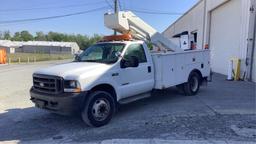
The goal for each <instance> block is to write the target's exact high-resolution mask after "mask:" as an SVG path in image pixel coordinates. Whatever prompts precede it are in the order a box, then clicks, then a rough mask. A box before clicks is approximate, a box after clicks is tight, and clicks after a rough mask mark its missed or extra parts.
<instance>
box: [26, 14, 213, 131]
mask: <svg viewBox="0 0 256 144" xmlns="http://www.w3.org/2000/svg"><path fill="white" fill-rule="evenodd" d="M105 25H106V27H108V28H110V29H113V30H116V31H118V32H120V33H121V34H123V35H117V36H107V37H105V38H104V39H103V41H102V42H98V43H97V44H95V45H92V46H91V47H89V48H87V49H86V50H85V51H84V52H82V53H81V54H80V55H79V56H77V57H76V59H75V61H73V62H71V63H66V64H61V65H56V66H52V67H49V68H44V69H40V70H37V71H36V72H34V74H33V86H32V88H31V90H30V94H31V100H32V101H33V102H34V103H35V105H36V106H37V107H39V108H43V109H46V110H49V111H51V112H54V113H59V114H72V113H80V114H81V117H82V119H83V120H84V122H85V123H86V124H88V125H90V126H95V127H99V126H102V125H105V124H107V123H108V122H109V121H110V120H111V118H112V116H113V115H114V113H115V112H116V110H117V105H118V104H120V103H121V104H122V103H128V102H131V101H134V100H138V99H140V98H144V97H147V96H150V93H151V92H152V90H155V89H157V90H162V89H166V88H169V87H172V86H178V87H179V88H181V89H182V90H183V91H184V93H185V95H188V96H191V95H196V94H197V92H198V90H199V88H200V85H201V84H202V82H203V81H204V80H206V79H207V77H209V76H210V58H209V50H189V51H184V50H183V49H181V48H180V47H178V46H176V45H175V44H173V43H172V41H171V40H169V39H167V38H165V37H164V36H163V35H162V34H160V33H158V32H157V31H156V30H155V29H154V28H152V27H151V26H149V25H148V24H146V23H145V22H144V21H143V20H141V19H140V18H139V17H137V16H135V15H134V14H133V13H132V12H129V11H128V12H124V11H121V12H118V13H117V14H111V13H107V14H105ZM148 42H149V43H150V44H151V46H153V47H154V49H155V50H157V51H150V48H148V45H149V44H148Z"/></svg>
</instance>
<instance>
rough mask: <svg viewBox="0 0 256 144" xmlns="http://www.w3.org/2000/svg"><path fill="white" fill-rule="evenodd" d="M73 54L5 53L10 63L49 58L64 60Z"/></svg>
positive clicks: (48, 59) (46, 59) (70, 57)
mask: <svg viewBox="0 0 256 144" xmlns="http://www.w3.org/2000/svg"><path fill="white" fill-rule="evenodd" d="M73 57H74V56H73V55H71V54H42V53H14V54H7V60H9V58H10V59H11V62H12V63H17V62H19V59H20V62H28V58H29V61H30V62H34V61H50V60H64V59H72V58H73Z"/></svg>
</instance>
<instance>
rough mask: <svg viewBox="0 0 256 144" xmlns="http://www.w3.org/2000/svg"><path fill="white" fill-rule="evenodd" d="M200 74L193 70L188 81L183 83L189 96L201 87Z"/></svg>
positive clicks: (184, 89)
mask: <svg viewBox="0 0 256 144" xmlns="http://www.w3.org/2000/svg"><path fill="white" fill-rule="evenodd" d="M200 80H201V79H200V75H199V74H198V73H196V72H192V73H191V74H190V75H189V78H188V82H186V83H184V84H183V91H184V93H185V95H187V96H193V95H196V94H197V93H198V91H199V89H200Z"/></svg>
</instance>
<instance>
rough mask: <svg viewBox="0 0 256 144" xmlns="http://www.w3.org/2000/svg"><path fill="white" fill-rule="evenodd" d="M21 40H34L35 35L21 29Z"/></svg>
mask: <svg viewBox="0 0 256 144" xmlns="http://www.w3.org/2000/svg"><path fill="white" fill-rule="evenodd" d="M20 37H21V40H23V41H31V40H34V37H33V35H31V34H30V33H29V32H28V31H21V32H20Z"/></svg>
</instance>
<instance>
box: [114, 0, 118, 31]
mask: <svg viewBox="0 0 256 144" xmlns="http://www.w3.org/2000/svg"><path fill="white" fill-rule="evenodd" d="M114 5H115V14H117V13H118V2H117V0H114ZM116 34H117V32H116V30H114V35H116Z"/></svg>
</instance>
